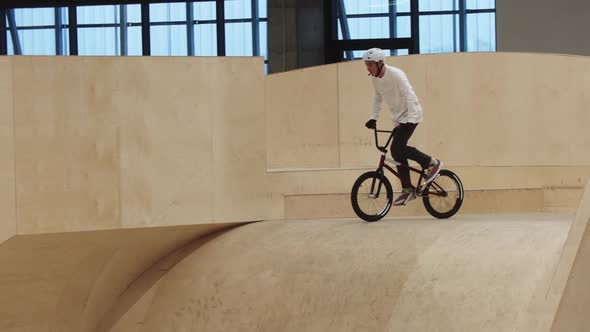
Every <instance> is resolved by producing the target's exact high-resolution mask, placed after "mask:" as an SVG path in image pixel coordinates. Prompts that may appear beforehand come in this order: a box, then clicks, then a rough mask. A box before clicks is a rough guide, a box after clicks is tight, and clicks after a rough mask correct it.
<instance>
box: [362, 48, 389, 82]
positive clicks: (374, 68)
mask: <svg viewBox="0 0 590 332" xmlns="http://www.w3.org/2000/svg"><path fill="white" fill-rule="evenodd" d="M363 60H365V66H367V71H368V72H369V74H370V75H371V76H375V77H377V76H379V74H380V73H381V70H382V69H383V60H385V53H384V52H383V50H382V49H380V48H371V49H369V50H367V51H366V52H365V54H364V55H363Z"/></svg>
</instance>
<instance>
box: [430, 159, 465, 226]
mask: <svg viewBox="0 0 590 332" xmlns="http://www.w3.org/2000/svg"><path fill="white" fill-rule="evenodd" d="M463 194H464V193H463V183H461V180H460V179H459V177H458V176H457V174H455V173H453V172H451V171H449V170H446V169H443V170H441V171H440V174H439V175H438V177H437V178H436V179H435V180H433V181H432V182H430V183H429V184H427V185H426V187H425V188H424V190H423V192H422V202H423V203H424V207H425V208H426V211H428V213H430V214H431V215H432V216H433V217H435V218H438V219H447V218H450V217H452V216H454V215H455V214H456V213H457V212H458V211H459V209H460V208H461V205H462V204H463Z"/></svg>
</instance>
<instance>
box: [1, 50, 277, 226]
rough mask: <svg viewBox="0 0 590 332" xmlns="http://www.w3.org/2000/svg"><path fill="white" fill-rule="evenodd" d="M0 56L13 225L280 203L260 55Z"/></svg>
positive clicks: (113, 222) (237, 214)
mask: <svg viewBox="0 0 590 332" xmlns="http://www.w3.org/2000/svg"><path fill="white" fill-rule="evenodd" d="M10 60H11V62H12V64H13V66H14V92H13V94H14V111H15V126H16V127H15V137H16V139H15V145H16V154H15V156H16V162H15V163H12V162H11V163H10V165H11V169H12V168H14V164H15V165H16V172H17V185H16V188H17V198H18V199H17V202H18V206H17V208H18V212H19V213H18V215H19V225H20V226H19V232H21V233H22V234H31V233H37V232H40V233H43V232H59V231H78V230H92V229H110V228H120V227H123V228H125V227H151V226H164V225H182V224H197V223H208V222H217V221H223V222H226V221H235V220H256V219H265V218H271V217H273V216H275V217H278V216H280V213H282V211H281V210H280V209H278V208H276V209H275V208H273V206H277V207H280V204H274V205H272V204H271V202H272V201H274V202H275V203H277V202H278V201H279V200H280V199H281V197H280V196H273V195H269V194H268V193H267V188H266V182H265V181H266V178H265V170H266V162H265V159H266V158H265V153H266V147H265V121H264V116H265V114H264V74H263V71H262V68H263V63H262V59H261V58H216V57H211V58H207V57H199V58H163V57H159V58H156V57H153V58H149V57H141V58H120V57H119V58H117V57H14V58H11V59H10ZM8 120H11V119H8ZM7 142H9V141H7ZM12 187H14V186H12ZM6 201H8V200H6ZM3 203H4V201H3Z"/></svg>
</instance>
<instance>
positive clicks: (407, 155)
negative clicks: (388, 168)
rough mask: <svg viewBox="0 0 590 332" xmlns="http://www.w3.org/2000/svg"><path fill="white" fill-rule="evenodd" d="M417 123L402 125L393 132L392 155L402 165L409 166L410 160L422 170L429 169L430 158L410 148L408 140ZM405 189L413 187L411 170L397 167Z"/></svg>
mask: <svg viewBox="0 0 590 332" xmlns="http://www.w3.org/2000/svg"><path fill="white" fill-rule="evenodd" d="M416 126H418V124H417V123H401V124H400V125H399V126H398V127H396V128H395V129H394V130H393V142H392V143H391V155H392V156H393V159H394V160H395V161H397V162H398V163H400V164H402V165H408V159H410V160H413V161H415V162H417V163H418V164H420V166H422V168H428V166H429V164H430V156H427V155H426V154H424V153H422V152H420V151H419V150H418V149H416V148H414V147H411V146H408V140H409V139H410V137H411V136H412V134H413V133H414V129H416ZM397 171H398V173H399V175H400V180H401V183H402V187H403V188H409V187H410V185H411V183H412V182H411V179H410V170H409V169H408V168H407V167H400V166H397Z"/></svg>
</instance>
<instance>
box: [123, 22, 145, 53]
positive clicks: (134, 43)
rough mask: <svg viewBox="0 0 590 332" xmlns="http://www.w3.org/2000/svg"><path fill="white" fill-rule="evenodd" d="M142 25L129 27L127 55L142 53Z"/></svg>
mask: <svg viewBox="0 0 590 332" xmlns="http://www.w3.org/2000/svg"><path fill="white" fill-rule="evenodd" d="M142 54H143V44H142V39H141V27H128V28H127V55H142Z"/></svg>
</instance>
